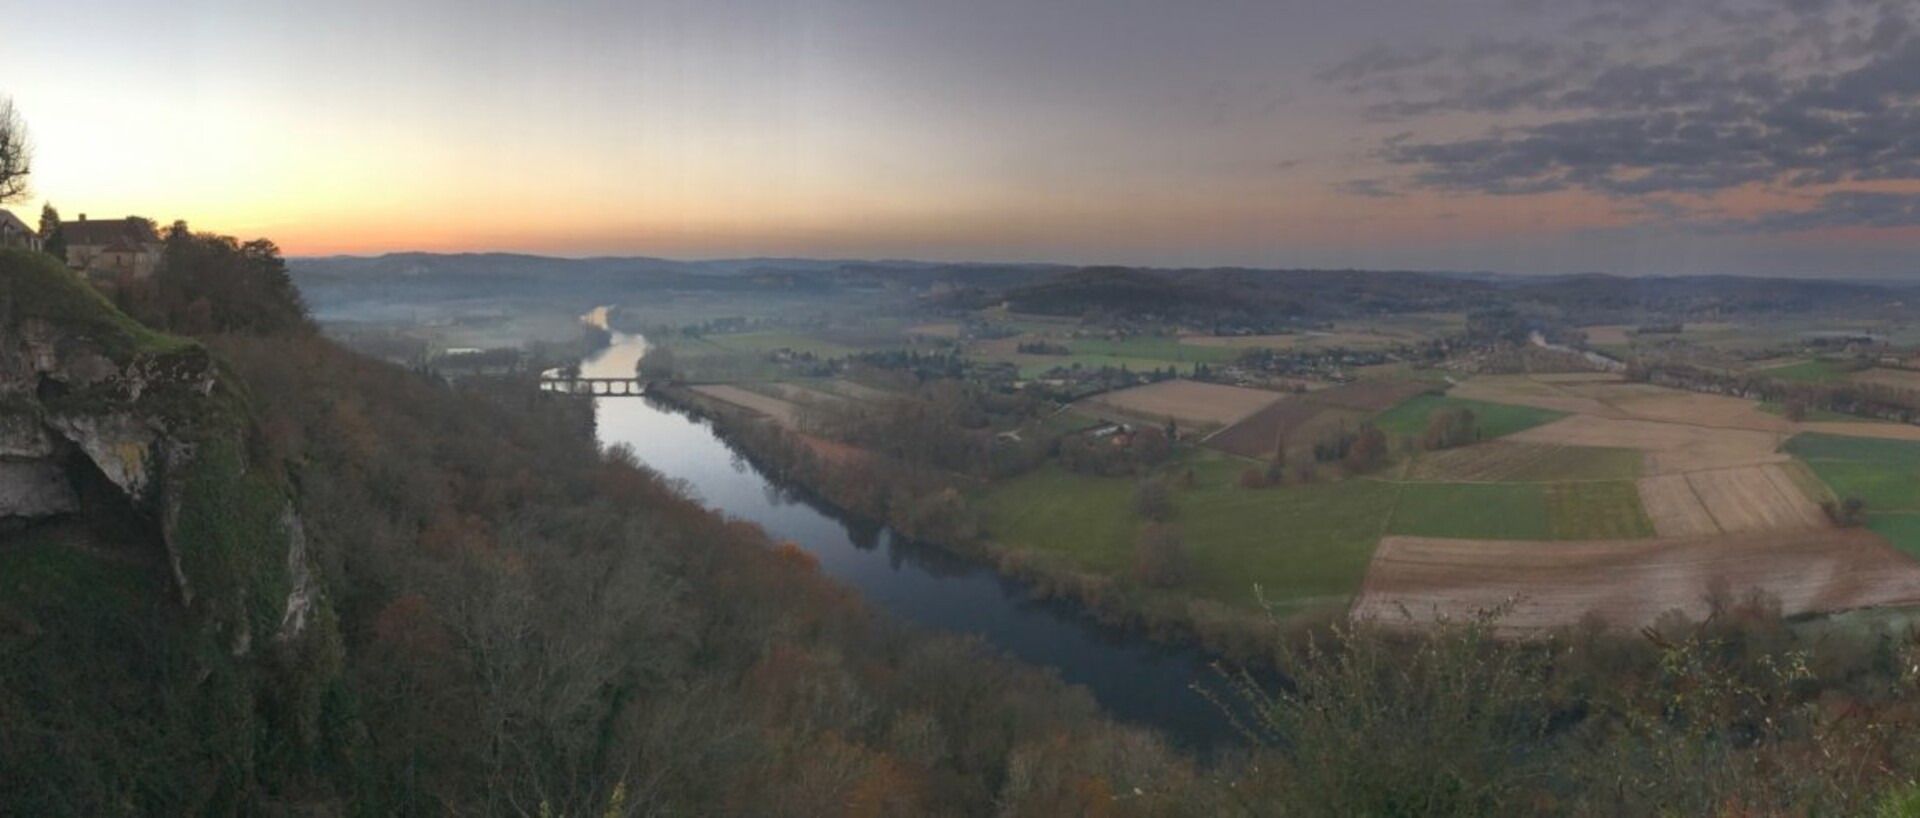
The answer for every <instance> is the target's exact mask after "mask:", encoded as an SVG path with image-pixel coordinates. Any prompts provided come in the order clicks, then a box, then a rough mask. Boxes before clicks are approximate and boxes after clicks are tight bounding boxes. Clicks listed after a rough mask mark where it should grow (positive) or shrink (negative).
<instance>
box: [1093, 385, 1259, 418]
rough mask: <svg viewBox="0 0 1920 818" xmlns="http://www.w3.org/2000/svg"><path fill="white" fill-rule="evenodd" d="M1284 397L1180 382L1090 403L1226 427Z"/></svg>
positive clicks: (1112, 394) (1142, 415) (1138, 388)
mask: <svg viewBox="0 0 1920 818" xmlns="http://www.w3.org/2000/svg"><path fill="white" fill-rule="evenodd" d="M1283 397H1285V396H1284V395H1282V394H1280V393H1278V392H1268V391H1266V390H1263V389H1246V388H1243V387H1238V386H1226V385H1223V384H1217V383H1201V382H1199V381H1189V380H1181V379H1176V380H1171V381H1161V382H1159V383H1150V384H1147V385H1146V386H1136V387H1133V388H1131V389H1121V390H1118V391H1115V392H1108V393H1106V394H1103V395H1098V396H1096V397H1094V398H1090V399H1089V400H1088V401H1087V403H1090V404H1095V405H1098V406H1108V407H1112V408H1113V409H1114V410H1115V411H1117V412H1122V413H1125V414H1128V415H1133V416H1135V417H1139V418H1143V419H1147V420H1157V419H1159V418H1166V417H1172V418H1175V419H1178V420H1180V421H1181V422H1184V423H1189V424H1197V425H1205V426H1222V425H1225V424H1229V423H1232V422H1234V421H1237V420H1239V419H1241V418H1244V417H1247V416H1248V415H1251V414H1253V413H1254V412H1258V411H1260V410H1261V409H1264V408H1266V407H1267V406H1269V405H1271V404H1272V403H1273V402H1275V401H1278V400H1280V399H1282V398H1283Z"/></svg>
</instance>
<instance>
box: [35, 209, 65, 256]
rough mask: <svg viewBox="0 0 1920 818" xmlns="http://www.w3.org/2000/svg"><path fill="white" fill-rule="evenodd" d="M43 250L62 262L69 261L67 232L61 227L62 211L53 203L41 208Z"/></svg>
mask: <svg viewBox="0 0 1920 818" xmlns="http://www.w3.org/2000/svg"><path fill="white" fill-rule="evenodd" d="M40 240H41V245H40V246H41V249H43V250H46V251H47V255H50V256H53V257H54V258H57V259H59V260H61V261H66V260H67V231H65V230H63V229H61V227H60V211H58V210H55V209H54V207H53V203H52V202H48V203H47V204H46V205H44V206H42V207H41V208H40Z"/></svg>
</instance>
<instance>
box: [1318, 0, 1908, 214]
mask: <svg viewBox="0 0 1920 818" xmlns="http://www.w3.org/2000/svg"><path fill="white" fill-rule="evenodd" d="M1588 5H1589V6H1590V7H1591V10H1590V12H1589V13H1585V14H1582V15H1581V16H1579V17H1578V18H1577V19H1576V20H1575V21H1574V22H1573V23H1571V24H1569V25H1568V26H1567V27H1566V29H1565V31H1563V32H1562V33H1561V35H1560V36H1559V37H1557V38H1553V39H1551V40H1547V39H1542V40H1525V39H1522V40H1482V41H1477V42H1468V43H1465V44H1462V45H1459V46H1456V47H1453V48H1451V49H1445V50H1441V51H1440V52H1438V53H1436V50H1435V49H1432V48H1421V49H1417V50H1414V51H1412V52H1409V53H1406V54H1401V55H1395V54H1394V53H1392V52H1385V51H1375V52H1367V53H1364V54H1362V55H1361V56H1359V57H1356V58H1354V59H1353V60H1349V61H1347V62H1344V63H1341V64H1339V65H1336V66H1334V67H1333V68H1330V69H1329V70H1328V71H1326V72H1324V73H1323V78H1325V79H1327V80H1329V81H1335V82H1340V83H1343V84H1344V85H1345V86H1347V87H1349V88H1350V89H1353V90H1355V91H1356V92H1358V93H1365V94H1371V95H1374V96H1375V97H1376V99H1375V100H1374V101H1373V102H1371V103H1370V104H1369V107H1368V111H1369V113H1370V114H1371V115H1372V116H1373V117H1375V118H1382V119H1397V120H1405V121H1406V122H1407V124H1408V125H1409V126H1410V127H1411V128H1412V135H1410V136H1401V137H1396V138H1394V139H1391V140H1388V141H1385V142H1383V143H1381V144H1379V145H1378V146H1377V148H1376V150H1375V153H1374V156H1375V157H1376V158H1378V159H1379V160H1382V161H1383V162H1384V163H1385V164H1386V165H1388V166H1389V167H1393V168H1398V169H1400V170H1401V172H1400V173H1398V174H1392V175H1391V178H1389V179H1378V178H1367V179H1359V180H1354V181H1352V182H1348V183H1344V184H1342V185H1341V186H1340V189H1341V190H1342V191H1343V192H1346V193H1350V194H1357V195H1367V196H1378V195H1382V194H1383V193H1387V192H1391V191H1393V190H1403V191H1404V190H1432V191H1440V192H1445V193H1454V194H1482V195H1494V196H1523V195H1532V194H1542V193H1558V192H1565V191H1576V192H1586V193H1593V194H1599V195H1604V196H1608V197H1637V196H1649V195H1667V196H1670V195H1689V196H1703V197H1704V196H1713V195H1716V194H1719V193H1721V192H1724V191H1729V190H1733V189H1737V188H1750V187H1757V188H1765V189H1772V190H1777V191H1786V190H1793V189H1810V190H1815V191H1816V192H1818V189H1819V188H1832V187H1835V186H1840V187H1845V186H1848V185H1859V184H1862V183H1870V182H1873V183H1884V182H1915V181H1920V7H1916V6H1915V5H1914V4H1911V3H1906V2H1893V1H1892V0H1768V2H1744V3H1743V2H1732V1H1731V0H1697V1H1696V2H1664V0H1663V1H1662V2H1643V1H1642V0H1588ZM1632 32H1643V33H1645V36H1640V35H1639V34H1632ZM1629 35H1631V36H1629ZM1407 88H1417V89H1430V90H1429V91H1427V92H1425V93H1401V92H1398V91H1397V89H1407ZM1462 116H1466V117H1482V118H1486V117H1491V118H1493V119H1494V120H1495V124H1494V125H1493V126H1492V127H1490V128H1488V129H1487V130H1485V131H1483V132H1482V133H1481V134H1479V135H1475V136H1468V137H1464V138H1423V137H1422V135H1421V134H1422V132H1423V131H1425V130H1427V128H1426V127H1424V126H1425V124H1426V123H1427V122H1428V120H1430V119H1437V118H1443V117H1452V118H1455V119H1457V118H1458V117H1462ZM1503 120H1511V121H1503ZM1902 196H1904V194H1887V193H1870V192H1863V191H1848V190H1828V191H1824V195H1822V196H1821V197H1820V198H1818V199H1817V200H1816V201H1818V202H1819V203H1820V204H1818V205H1817V206H1815V207H1813V208H1812V209H1809V210H1807V211H1805V212H1804V213H1802V214H1798V215H1797V216H1796V214H1794V213H1787V212H1782V213H1778V214H1769V215H1768V216H1765V217H1762V218H1760V219H1757V220H1755V221H1754V222H1753V227H1754V228H1755V229H1761V230H1765V231H1768V232H1779V231H1788V230H1807V229H1815V228H1820V227H1832V226H1846V225H1857V226H1905V225H1907V224H1910V223H1911V222H1909V221H1905V220H1906V219H1910V218H1911V213H1912V210H1911V202H1910V200H1903V199H1902V198H1901V197H1902ZM1901 201H1908V204H1907V205H1906V206H1905V208H1904V209H1903V208H1902V207H1901V206H1900V205H1899V202H1901ZM1715 224H1721V225H1723V226H1724V224H1725V223H1724V222H1716V223H1715Z"/></svg>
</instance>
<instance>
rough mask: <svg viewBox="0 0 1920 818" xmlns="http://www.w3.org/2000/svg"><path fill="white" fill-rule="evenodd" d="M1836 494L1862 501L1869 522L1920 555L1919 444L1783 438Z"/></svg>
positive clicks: (1826, 437) (1823, 437)
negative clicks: (1787, 439)
mask: <svg viewBox="0 0 1920 818" xmlns="http://www.w3.org/2000/svg"><path fill="white" fill-rule="evenodd" d="M1787 451H1788V452H1789V453H1791V454H1792V455H1794V456H1795V457H1798V458H1800V459H1801V460H1802V461H1805V462H1806V464H1807V466H1808V467H1809V468H1811V469H1812V470H1813V473H1814V474H1815V475H1817V476H1818V477H1819V478H1820V480H1821V482H1823V483H1825V484H1826V485H1827V487H1828V488H1830V489H1832V490H1833V493H1834V496H1836V497H1840V498H1848V497H1857V498H1859V499H1860V500H1861V501H1863V502H1865V503H1866V507H1867V527H1868V528H1871V529H1873V530H1874V531H1876V532H1879V534H1880V535H1881V536H1883V537H1886V538H1887V539H1888V540H1889V541H1891V542H1892V543H1893V544H1894V545H1895V546H1897V547H1899V548H1900V550H1902V551H1905V552H1907V553H1909V554H1913V555H1915V556H1920V443H1914V442H1908V441H1900V440H1878V439H1874V438H1861V437H1842V436H1839V435H1819V434H1806V435H1798V436H1796V437H1794V438H1793V439H1792V440H1789V441H1787Z"/></svg>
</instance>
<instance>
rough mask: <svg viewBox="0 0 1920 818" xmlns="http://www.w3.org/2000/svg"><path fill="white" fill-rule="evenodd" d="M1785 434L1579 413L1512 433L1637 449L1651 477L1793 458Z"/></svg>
mask: <svg viewBox="0 0 1920 818" xmlns="http://www.w3.org/2000/svg"><path fill="white" fill-rule="evenodd" d="M1780 437H1781V436H1780V435H1779V434H1776V433H1773V432H1764V431H1759V430H1756V429H1716V428H1710V427H1705V426H1692V425H1688V424H1682V423H1664V422H1660V421H1651V420H1635V419H1627V418H1613V417H1596V416H1593V415H1574V416H1572V417H1568V418H1562V419H1560V420H1556V421H1554V422H1552V423H1549V424H1547V425H1545V426H1536V427H1534V428H1532V429H1528V430H1526V431H1523V432H1518V433H1516V434H1512V435H1509V436H1508V437H1507V439H1508V440H1511V441H1513V442H1516V443H1540V444H1546V445H1561V446H1595V447H1601V448H1617V449H1638V450H1640V451H1643V452H1646V453H1647V454H1648V457H1647V470H1648V472H1649V473H1652V474H1681V473H1685V472H1691V471H1699V470H1702V469H1723V468H1732V467H1734V466H1756V465H1760V464H1763V463H1783V462H1786V461H1787V460H1790V459H1791V458H1789V457H1788V456H1787V455H1785V454H1781V453H1780V452H1779V451H1777V449H1778V448H1779V444H1780Z"/></svg>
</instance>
